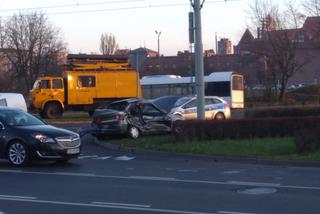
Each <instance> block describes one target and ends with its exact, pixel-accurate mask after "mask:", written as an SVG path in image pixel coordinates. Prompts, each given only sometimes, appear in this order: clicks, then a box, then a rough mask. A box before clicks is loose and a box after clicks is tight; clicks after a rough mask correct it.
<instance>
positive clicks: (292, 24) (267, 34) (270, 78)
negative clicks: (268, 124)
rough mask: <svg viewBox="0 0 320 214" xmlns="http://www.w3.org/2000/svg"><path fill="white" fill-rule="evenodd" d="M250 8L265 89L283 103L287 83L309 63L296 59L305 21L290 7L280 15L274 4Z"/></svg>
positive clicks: (266, 0)
mask: <svg viewBox="0 0 320 214" xmlns="http://www.w3.org/2000/svg"><path fill="white" fill-rule="evenodd" d="M250 8H251V11H252V15H253V17H252V18H253V23H254V24H255V25H256V27H257V28H259V30H258V35H259V36H258V40H257V44H256V49H255V52H256V53H257V54H258V55H260V56H261V57H263V58H264V59H265V62H266V70H265V85H266V88H267V89H270V91H271V89H272V88H273V89H274V90H272V91H274V92H275V95H276V96H277V97H278V100H279V101H283V100H284V98H285V92H286V88H287V84H288V81H289V79H290V78H291V77H292V76H293V75H294V74H296V73H297V72H300V71H302V68H303V66H304V65H305V64H307V62H308V60H307V59H301V58H300V59H298V57H297V53H298V50H299V48H300V46H301V36H303V34H302V31H301V28H299V26H300V24H301V23H302V21H301V20H302V19H303V18H304V17H303V16H301V14H300V13H299V12H298V10H296V8H295V6H294V5H293V4H292V3H288V4H287V5H286V9H285V10H284V11H281V10H280V9H281V8H280V6H279V5H278V4H277V3H275V2H274V1H271V0H255V1H254V3H253V4H252V5H250ZM278 90H279V91H278ZM278 92H279V93H278Z"/></svg>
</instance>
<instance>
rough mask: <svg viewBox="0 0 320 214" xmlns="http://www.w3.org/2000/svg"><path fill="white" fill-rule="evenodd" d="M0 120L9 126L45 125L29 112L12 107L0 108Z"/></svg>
mask: <svg viewBox="0 0 320 214" xmlns="http://www.w3.org/2000/svg"><path fill="white" fill-rule="evenodd" d="M0 121H1V122H2V123H3V124H5V125H9V126H33V125H45V123H44V122H42V121H41V120H40V119H38V118H36V117H35V116H33V115H31V114H29V113H26V112H24V111H20V110H12V109H5V110H3V109H1V110H0Z"/></svg>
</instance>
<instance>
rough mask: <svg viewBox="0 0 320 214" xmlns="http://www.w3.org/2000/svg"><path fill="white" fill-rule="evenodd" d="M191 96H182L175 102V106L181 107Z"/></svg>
mask: <svg viewBox="0 0 320 214" xmlns="http://www.w3.org/2000/svg"><path fill="white" fill-rule="evenodd" d="M190 99H191V98H190V97H182V98H180V99H179V100H177V102H176V103H175V104H174V107H179V106H182V105H183V104H185V103H186V102H188V101H189V100H190Z"/></svg>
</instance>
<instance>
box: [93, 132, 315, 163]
mask: <svg viewBox="0 0 320 214" xmlns="http://www.w3.org/2000/svg"><path fill="white" fill-rule="evenodd" d="M93 138H94V140H93V142H94V143H95V144H98V145H100V146H102V147H104V148H107V149H110V150H116V151H123V152H128V153H132V154H137V155H139V154H140V155H145V154H148V155H151V156H152V155H161V156H164V157H170V158H177V159H186V160H203V161H213V162H221V163H223V162H226V163H244V164H258V165H259V164H261V165H272V166H275V165H277V166H298V167H320V161H303V160H270V159H263V158H255V157H237V156H222V155H221V156H219V155H214V156H209V155H200V154H190V153H176V152H165V151H156V150H148V149H141V148H135V147H124V146H122V145H115V144H110V143H107V142H101V141H99V140H98V139H96V138H95V137H93Z"/></svg>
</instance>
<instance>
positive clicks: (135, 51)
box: [130, 47, 157, 54]
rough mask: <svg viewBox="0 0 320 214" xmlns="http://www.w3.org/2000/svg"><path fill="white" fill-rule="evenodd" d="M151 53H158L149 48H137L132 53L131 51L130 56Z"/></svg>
mask: <svg viewBox="0 0 320 214" xmlns="http://www.w3.org/2000/svg"><path fill="white" fill-rule="evenodd" d="M149 52H153V53H157V51H154V50H151V49H148V48H142V47H140V48H137V49H134V50H132V51H130V54H134V53H149Z"/></svg>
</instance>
